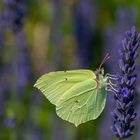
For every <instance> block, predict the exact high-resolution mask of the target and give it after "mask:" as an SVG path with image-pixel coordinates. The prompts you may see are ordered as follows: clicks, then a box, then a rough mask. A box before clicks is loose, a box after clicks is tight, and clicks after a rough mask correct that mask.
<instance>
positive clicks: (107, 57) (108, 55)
mask: <svg viewBox="0 0 140 140" xmlns="http://www.w3.org/2000/svg"><path fill="white" fill-rule="evenodd" d="M110 57H111V56H110V54H109V53H107V54H106V55H105V57H104V59H103V60H102V62H101V64H100V66H99V70H101V68H102V66H103V64H104V63H105V62H106V61H107V60H108V59H110Z"/></svg>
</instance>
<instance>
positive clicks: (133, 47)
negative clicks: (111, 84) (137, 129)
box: [112, 27, 140, 139]
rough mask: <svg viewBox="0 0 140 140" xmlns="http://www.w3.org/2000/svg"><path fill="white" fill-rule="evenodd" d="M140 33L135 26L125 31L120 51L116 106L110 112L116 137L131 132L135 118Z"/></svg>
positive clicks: (125, 135) (122, 136)
mask: <svg viewBox="0 0 140 140" xmlns="http://www.w3.org/2000/svg"><path fill="white" fill-rule="evenodd" d="M139 38H140V35H139V34H138V33H137V32H136V29H135V27H132V28H131V30H130V31H127V32H126V37H125V38H124V39H123V41H122V50H121V51H120V60H119V66H120V70H121V71H120V74H119V75H118V81H117V86H118V93H117V94H116V95H115V96H114V100H115V106H116V108H115V109H114V111H113V112H112V116H113V118H114V124H113V126H112V131H113V133H114V135H116V136H117V137H118V138H121V139H124V138H128V137H130V136H131V135H132V134H133V129H134V125H133V121H134V120H135V118H136V112H135V110H134V96H135V81H136V74H134V70H135V59H136V57H137V48H138V46H139V43H138V40H139Z"/></svg>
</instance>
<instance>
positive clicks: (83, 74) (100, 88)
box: [34, 54, 116, 127]
mask: <svg viewBox="0 0 140 140" xmlns="http://www.w3.org/2000/svg"><path fill="white" fill-rule="evenodd" d="M109 57H110V56H109V55H108V54H107V55H106V56H105V58H104V59H103V61H102V63H101V64H100V67H99V69H97V70H96V71H95V72H93V71H91V70H87V69H80V70H67V71H56V72H49V73H47V74H44V75H43V76H41V77H40V78H39V79H38V80H37V81H36V83H35V84H34V87H36V88H38V89H39V90H40V91H41V92H42V93H43V94H44V95H45V96H46V98H47V99H48V100H49V101H50V102H51V103H52V104H54V105H55V106H56V113H57V115H58V116H59V117H60V118H62V119H63V120H66V121H68V122H71V123H73V124H74V125H75V126H76V127H77V126H78V125H80V124H81V123H85V122H87V121H90V120H95V119H96V118H98V116H99V115H100V114H101V112H102V111H103V109H104V107H105V104H106V97H107V91H113V92H116V89H115V87H114V86H115V84H113V83H112V82H111V79H116V77H115V76H113V75H110V74H106V75H104V69H103V68H102V65H103V63H104V62H105V61H106V60H107V59H109Z"/></svg>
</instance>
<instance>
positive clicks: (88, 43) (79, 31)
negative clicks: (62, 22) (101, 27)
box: [73, 0, 97, 67]
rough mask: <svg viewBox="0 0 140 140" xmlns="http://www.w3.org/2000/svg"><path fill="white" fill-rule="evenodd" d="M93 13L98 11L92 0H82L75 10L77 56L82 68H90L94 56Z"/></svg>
mask: <svg viewBox="0 0 140 140" xmlns="http://www.w3.org/2000/svg"><path fill="white" fill-rule="evenodd" d="M93 13H97V11H96V10H95V7H94V8H93V6H92V2H91V0H86V1H84V0H81V1H79V3H78V4H76V5H75V6H74V8H73V17H74V24H75V36H76V40H77V54H78V57H79V63H80V65H81V66H82V67H89V62H90V60H91V56H92V51H91V50H92V39H93V24H96V20H95V19H96V17H95V16H94V21H92V19H93Z"/></svg>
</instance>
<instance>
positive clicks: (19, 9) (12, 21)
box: [3, 0, 26, 32]
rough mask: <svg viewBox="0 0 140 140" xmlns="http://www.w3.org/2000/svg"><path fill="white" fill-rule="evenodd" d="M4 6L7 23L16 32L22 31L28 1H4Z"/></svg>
mask: <svg viewBox="0 0 140 140" xmlns="http://www.w3.org/2000/svg"><path fill="white" fill-rule="evenodd" d="M4 4H5V7H6V10H5V11H4V14H3V15H4V20H5V22H6V23H7V25H8V26H9V27H10V28H11V29H12V30H13V31H14V32H18V31H20V29H21V28H22V26H23V21H24V17H25V14H26V0H4Z"/></svg>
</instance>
